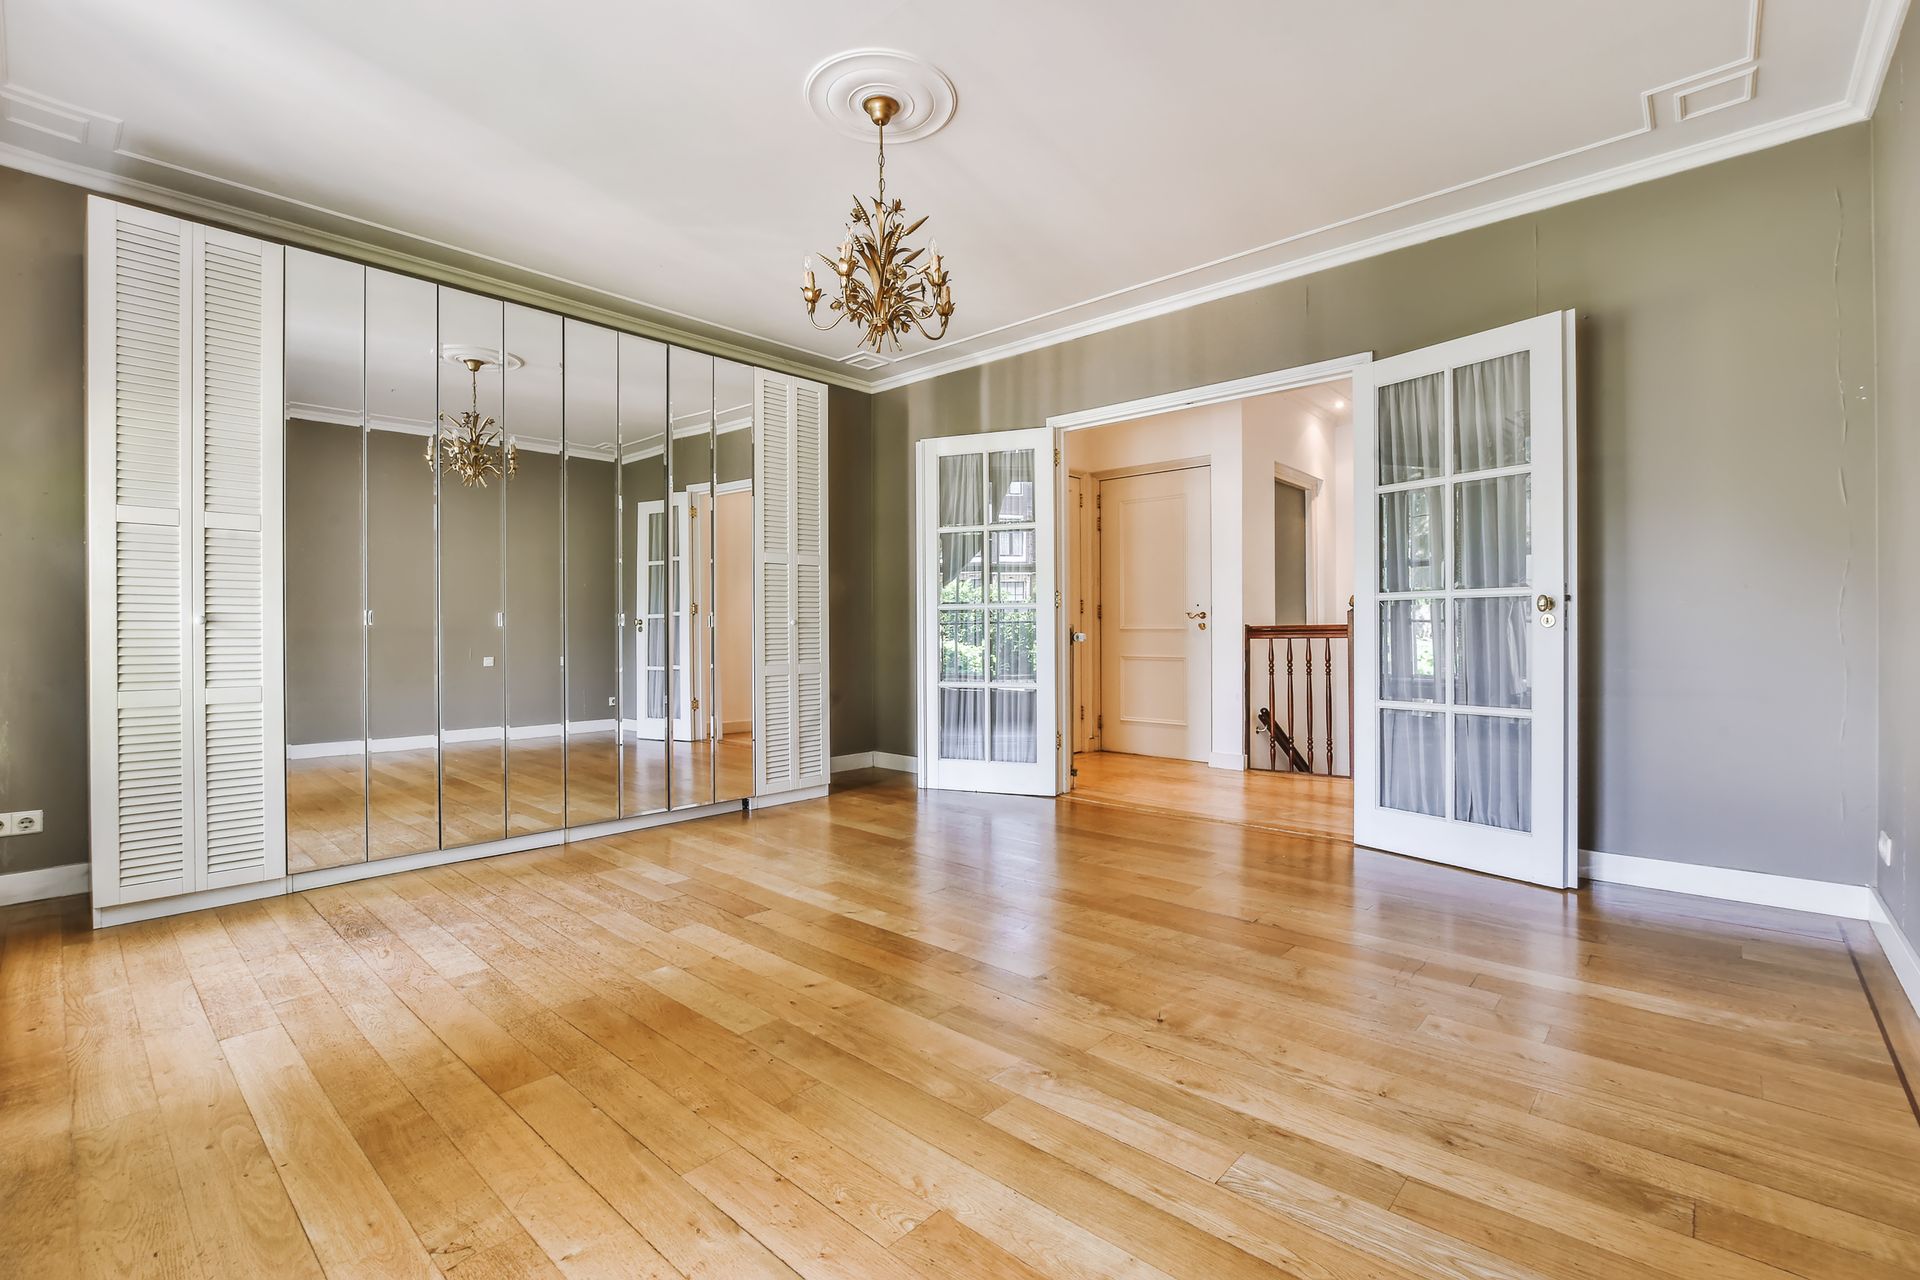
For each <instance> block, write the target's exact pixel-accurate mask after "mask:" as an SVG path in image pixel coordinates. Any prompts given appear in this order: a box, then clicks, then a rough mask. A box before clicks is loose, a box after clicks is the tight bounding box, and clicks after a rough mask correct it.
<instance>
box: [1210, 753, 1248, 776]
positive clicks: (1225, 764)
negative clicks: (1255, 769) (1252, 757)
mask: <svg viewBox="0 0 1920 1280" xmlns="http://www.w3.org/2000/svg"><path fill="white" fill-rule="evenodd" d="M1207 767H1208V768H1209V769H1231V770H1233V771H1234V772H1236V773H1243V772H1245V771H1246V767H1247V756H1246V753H1245V752H1243V751H1215V752H1213V753H1212V754H1211V755H1209V756H1208V757H1207Z"/></svg>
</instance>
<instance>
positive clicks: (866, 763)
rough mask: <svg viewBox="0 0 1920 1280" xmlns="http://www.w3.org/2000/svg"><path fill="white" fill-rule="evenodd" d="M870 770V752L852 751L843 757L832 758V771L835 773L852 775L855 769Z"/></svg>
mask: <svg viewBox="0 0 1920 1280" xmlns="http://www.w3.org/2000/svg"><path fill="white" fill-rule="evenodd" d="M871 768H873V752H871V751H853V752H849V753H848V754H846V755H844V756H835V757H834V758H833V771H834V772H835V773H852V772H853V771H854V770H856V769H871Z"/></svg>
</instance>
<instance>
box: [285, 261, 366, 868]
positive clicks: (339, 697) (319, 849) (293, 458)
mask: <svg viewBox="0 0 1920 1280" xmlns="http://www.w3.org/2000/svg"><path fill="white" fill-rule="evenodd" d="M286 272H287V280H286V320H287V331H286V332H287V337H286V342H287V358H286V415H287V417H286V421H287V426H286V433H287V434H286V459H287V470H286V522H287V526H286V527H287V540H286V574H287V640H286V644H287V869H288V870H289V871H296V872H297V871H312V870H315V869H317V868H320V867H334V866H339V865H341V864H343V863H349V862H361V861H364V860H365V859H366V856H367V839H366V837H367V752H366V746H367V743H366V738H367V728H366V714H367V707H366V669H367V653H366V628H365V624H364V612H365V609H366V604H365V599H364V597H365V589H366V585H365V584H366V564H365V558H364V556H363V555H362V548H363V546H364V545H365V543H364V539H365V534H366V517H367V507H366V501H365V497H366V465H367V452H366V435H367V432H366V411H365V410H366V301H367V299H366V283H367V279H366V276H367V273H366V271H365V269H364V268H362V267H360V266H359V265H357V264H355V263H351V262H346V261H343V260H341V259H339V258H327V257H322V256H320V255H319V254H313V253H303V252H301V251H300V250H298V249H293V250H289V251H288V253H287V255H286Z"/></svg>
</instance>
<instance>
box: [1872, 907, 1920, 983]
mask: <svg viewBox="0 0 1920 1280" xmlns="http://www.w3.org/2000/svg"><path fill="white" fill-rule="evenodd" d="M1867 894H1868V906H1869V908H1870V910H1871V914H1870V915H1868V917H1867V922H1868V923H1869V924H1871V925H1872V926H1873V936H1874V938H1875V940H1876V941H1878V942H1879V943H1880V950H1882V951H1884V952H1885V953H1886V956H1887V963H1888V964H1891V965H1892V966H1893V974H1894V976H1895V977H1896V978H1898V979H1900V989H1901V990H1902V991H1904V992H1906V993H1907V1003H1908V1004H1910V1005H1912V1006H1913V1011H1914V1012H1915V1013H1916V1014H1920V951H1916V950H1914V946H1913V942H1912V940H1911V939H1909V938H1908V937H1907V935H1906V934H1905V933H1903V932H1901V930H1900V926H1899V925H1898V924H1897V923H1895V921H1894V918H1893V912H1891V911H1889V910H1888V909H1887V901H1886V899H1885V898H1882V897H1881V896H1880V893H1879V891H1878V890H1876V889H1869V890H1867Z"/></svg>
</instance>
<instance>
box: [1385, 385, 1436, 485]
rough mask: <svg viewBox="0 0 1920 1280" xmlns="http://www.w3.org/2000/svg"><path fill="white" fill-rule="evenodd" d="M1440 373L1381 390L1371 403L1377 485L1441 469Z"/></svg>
mask: <svg viewBox="0 0 1920 1280" xmlns="http://www.w3.org/2000/svg"><path fill="white" fill-rule="evenodd" d="M1445 383H1446V377H1445V375H1444V374H1438V373H1430V374H1428V375H1427V376H1426V377H1424V378H1413V379H1410V380H1408V381H1406V382H1396V383H1393V384H1392V385H1390V386H1385V387H1381V388H1380V390H1379V394H1378V398H1377V399H1376V401H1375V404H1376V405H1377V407H1378V413H1377V414H1376V416H1375V429H1376V434H1377V435H1378V437H1379V440H1378V442H1377V443H1378V446H1379V450H1380V483H1381V484H1400V483H1401V482H1403V481H1407V480H1423V479H1425V478H1426V477H1428V476H1437V475H1439V474H1440V473H1441V471H1442V470H1443V468H1442V466H1441V456H1440V417H1441V406H1442V401H1441V396H1442V395H1443V394H1444V390H1443V389H1444V387H1445Z"/></svg>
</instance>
